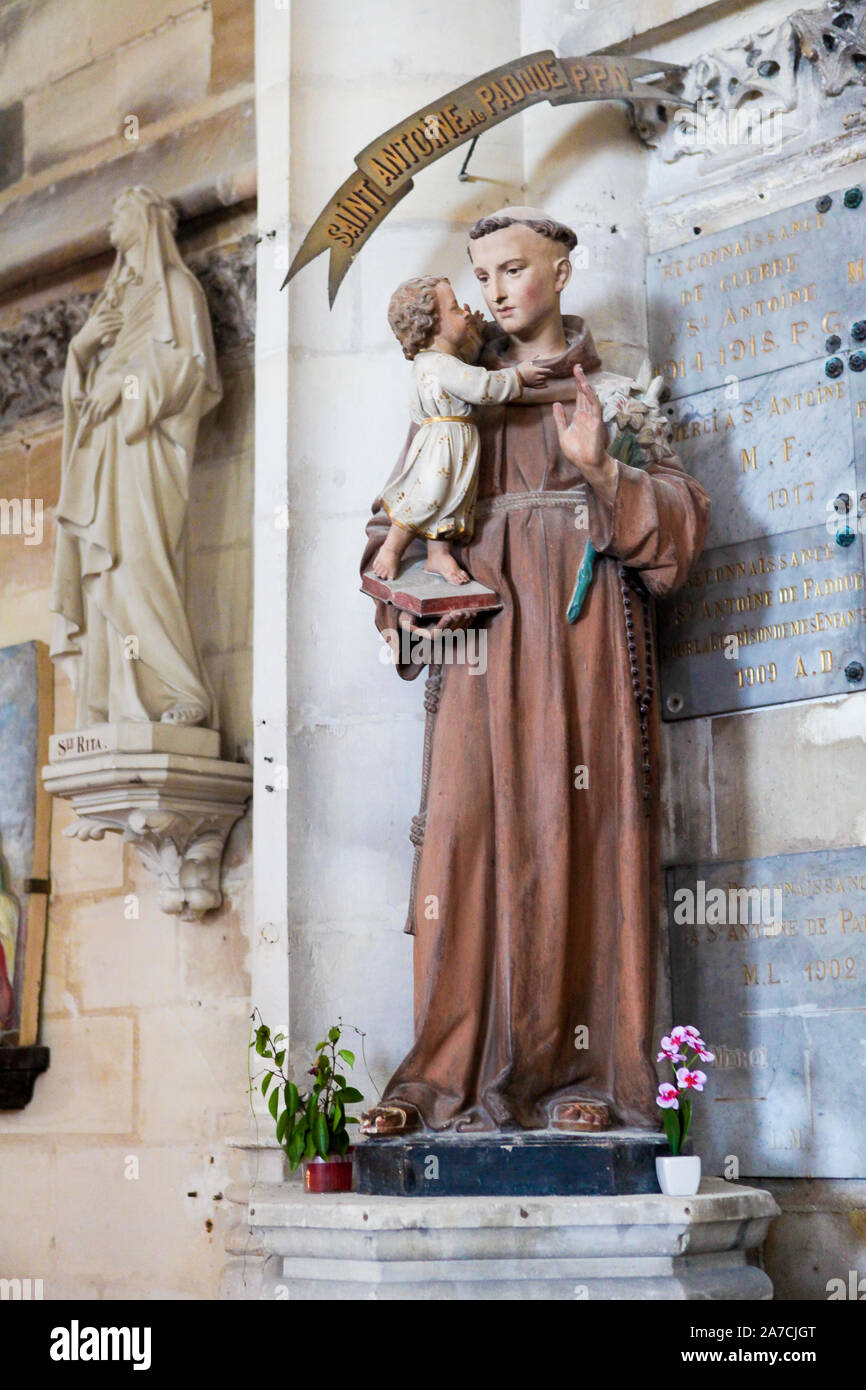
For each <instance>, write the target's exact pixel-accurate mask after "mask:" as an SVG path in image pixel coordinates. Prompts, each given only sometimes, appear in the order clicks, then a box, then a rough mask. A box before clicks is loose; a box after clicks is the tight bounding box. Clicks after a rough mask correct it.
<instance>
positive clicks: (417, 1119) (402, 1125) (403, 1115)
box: [361, 1104, 421, 1139]
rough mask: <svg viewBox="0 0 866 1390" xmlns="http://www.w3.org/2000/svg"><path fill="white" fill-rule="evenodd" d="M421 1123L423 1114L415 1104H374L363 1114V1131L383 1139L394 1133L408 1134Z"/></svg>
mask: <svg viewBox="0 0 866 1390" xmlns="http://www.w3.org/2000/svg"><path fill="white" fill-rule="evenodd" d="M420 1124H421V1116H420V1115H419V1114H418V1111H417V1110H416V1109H415V1107H414V1105H405V1104H404V1105H374V1106H373V1108H372V1110H365V1111H364V1114H363V1115H362V1116H361V1133H362V1134H372V1135H373V1136H374V1137H378V1138H380V1139H383V1138H387V1137H388V1136H390V1135H392V1134H407V1133H408V1132H409V1130H412V1129H418V1128H419V1127H420Z"/></svg>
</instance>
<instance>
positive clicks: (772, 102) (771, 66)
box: [631, 0, 866, 163]
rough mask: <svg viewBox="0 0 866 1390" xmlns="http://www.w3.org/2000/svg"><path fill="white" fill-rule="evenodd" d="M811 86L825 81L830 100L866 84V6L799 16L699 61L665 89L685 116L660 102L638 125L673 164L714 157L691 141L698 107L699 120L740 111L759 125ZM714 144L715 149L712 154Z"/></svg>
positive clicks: (638, 117)
mask: <svg viewBox="0 0 866 1390" xmlns="http://www.w3.org/2000/svg"><path fill="white" fill-rule="evenodd" d="M804 82H809V83H813V82H817V83H818V85H819V88H820V91H821V93H822V94H823V96H825V97H835V96H839V95H840V93H841V92H842V91H844V90H845V88H847V87H849V86H852V85H857V86H861V85H863V84H864V82H866V6H864V5H863V4H862V3H861V0H856V3H852V4H850V5H846V4H844V3H843V0H830V2H829V3H828V4H826V5H824V6H822V7H821V8H820V9H817V10H797V11H796V12H795V13H794V14H792V15H791V16H789V18H787V19H784V20H783V21H782V22H781V23H780V24H777V25H774V26H772V27H771V28H768V29H760V30H758V32H757V33H755V34H751V35H749V36H748V37H747V38H744V39H741V40H740V41H739V42H738V43H736V44H731V45H729V46H728V47H726V48H721V49H717V50H716V51H715V52H713V53H708V54H704V55H702V56H701V57H699V58H697V59H696V60H695V61H694V62H693V63H692V64H691V66H690V67H689V68H688V69H687V71H686V73H685V75H684V76H683V75H680V77H679V78H677V79H672V80H670V81H669V82H667V83H666V84H665V85H666V86H667V88H668V90H669V91H671V92H672V93H674V94H675V95H677V96H681V97H682V99H683V108H682V111H681V112H678V111H676V110H672V109H671V108H666V107H662V106H658V105H657V104H656V103H655V102H636V103H634V104H633V105H632V108H631V110H632V119H633V123H634V127H635V129H636V131H637V133H638V135H639V136H640V138H641V140H642V141H643V142H644V144H646V145H649V146H650V147H651V148H654V149H658V151H659V153H660V155H661V157H662V159H663V160H664V162H665V163H672V162H673V161H674V160H677V159H680V158H682V156H683V155H686V154H704V155H706V154H707V152H708V144H707V142H706V141H702V140H700V139H698V140H689V139H688V138H684V132H685V130H686V127H687V125H688V123H689V121H690V118H689V117H688V114H687V113H688V112H689V111H691V110H693V109H696V110H697V112H698V119H704V120H710V121H712V119H713V118H716V119H718V117H719V115H730V114H731V113H734V112H736V113H738V115H739V117H740V119H741V120H744V119H745V118H746V116H747V115H748V116H749V118H750V119H752V120H754V121H756V122H759V121H760V120H761V119H762V118H763V119H764V120H767V119H768V118H770V117H771V116H772V113H773V112H776V113H780V114H782V115H784V114H785V113H790V112H793V111H795V110H796V108H797V106H798V103H799V100H800V97H801V95H802V91H803V84H804ZM711 148H712V147H711V145H710V146H709V149H710V151H711Z"/></svg>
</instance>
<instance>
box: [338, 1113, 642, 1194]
mask: <svg viewBox="0 0 866 1390" xmlns="http://www.w3.org/2000/svg"><path fill="white" fill-rule="evenodd" d="M668 1152H669V1150H668V1146H667V1141H666V1139H665V1136H664V1135H663V1134H657V1133H655V1132H654V1131H653V1130H642V1129H613V1130H605V1131H604V1132H602V1133H600V1134H564V1133H556V1132H555V1131H550V1130H516V1131H504V1130H497V1131H496V1132H495V1133H493V1134H479V1133H470V1134H450V1133H444V1134H435V1133H432V1132H431V1133H426V1134H425V1133H417V1132H416V1133H412V1134H407V1135H405V1136H403V1137H400V1138H392V1139H365V1140H364V1141H363V1142H362V1143H359V1144H358V1145H357V1146H356V1148H355V1174H356V1181H357V1190H358V1192H361V1193H364V1194H365V1195H367V1196H377V1197H481V1196H484V1197H495V1196H499V1197H614V1196H619V1195H627V1194H631V1193H638V1192H658V1190H659V1186H658V1180H657V1178H656V1170H655V1160H656V1158H658V1157H661V1156H663V1155H664V1154H666V1153H668Z"/></svg>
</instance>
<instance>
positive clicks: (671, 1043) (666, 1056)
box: [656, 1034, 686, 1062]
mask: <svg viewBox="0 0 866 1390" xmlns="http://www.w3.org/2000/svg"><path fill="white" fill-rule="evenodd" d="M659 1047H660V1048H661V1052H660V1053H659V1055H658V1057H656V1061H657V1062H664V1061H668V1062H684V1061H685V1060H686V1059H685V1057H684V1056H683V1054H682V1052H680V1049H679V1041H678V1040H677V1039H676V1038H674V1036H673V1034H671V1036H670V1037H664V1038H662V1040H661V1042H660V1043H659Z"/></svg>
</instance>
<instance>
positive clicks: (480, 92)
mask: <svg viewBox="0 0 866 1390" xmlns="http://www.w3.org/2000/svg"><path fill="white" fill-rule="evenodd" d="M684 71H685V69H683V68H682V67H680V66H679V65H678V64H675V63H663V62H660V61H659V60H658V59H652V58H626V57H621V56H615V57H609V56H601V55H599V56H595V55H591V56H589V57H586V58H557V56H556V54H555V53H554V52H553V50H552V49H545V50H544V51H542V52H540V53H531V54H529V55H528V57H525V58H515V59H514V60H513V61H512V62H510V63H503V64H502V65H501V66H500V67H498V68H491V70H490V71H489V72H485V73H482V74H481V76H480V77H475V78H473V79H472V81H471V82H466V83H464V85H463V86H462V87H457V88H455V90H454V91H453V92H447V93H446V94H445V96H443V97H440V98H439V100H438V101H433V102H430V103H428V104H427V105H426V106H422V107H421V108H420V109H419V110H418V111H415V112H414V113H413V114H412V115H411V116H408V117H407V118H406V119H405V120H404V121H401V122H400V123H399V125H395V126H393V127H392V128H391V130H388V131H386V132H385V134H384V135H380V136H379V137H378V139H376V140H374V141H373V142H372V143H371V144H369V145H367V147H366V148H365V149H363V150H361V153H360V154H357V155H356V156H355V163H356V165H357V166H358V167H357V170H356V172H354V173H353V174H351V175H350V177H349V178H347V179H346V182H345V183H344V184H343V185H342V187H340V188H339V189H338V190H337V192H336V193H335V194H334V196H333V197H332V198H331V200H330V202H329V203H328V204H327V206H326V207H325V208H323V209H322V211H321V212H320V213H319V216H318V217H317V218H316V220H315V222H314V223H313V225H312V227H311V228H310V230H309V232H308V233H307V235H306V237H305V238H304V241H303V245H302V246H301V247H300V249H299V251H298V254H297V255H296V256H295V258H294V260H293V261H292V264H291V267H290V269H289V273H288V275H287V276H286V278H285V280H284V281H283V284H282V285H281V287H280V288H281V289H282V288H284V287H285V286H286V285H287V284H288V282H289V281H290V280H291V279H292V277H293V276H295V275H297V273H298V271H299V270H302V269H303V267H304V266H305V265H307V264H308V263H309V262H310V261H312V260H314V259H315V257H316V256H318V255H321V253H322V252H323V251H330V253H331V260H330V266H329V272H328V302H329V304H331V305H333V303H334V300H335V298H336V296H337V290H338V289H339V288H340V284H341V283H342V280H343V277H344V275H345V274H346V271H347V270H348V269H349V266H350V265H351V264H352V261H353V260H354V259H355V257H356V256H357V254H358V252H359V251H360V249H361V247H362V246H363V245H364V243H365V242H366V241H367V239H368V238H369V237H370V236H372V234H373V232H375V230H376V228H377V227H378V226H379V225H380V224H381V223H382V222H383V221H384V219H385V218H386V217H387V216H388V213H389V212H390V211H391V209H392V208H394V207H396V206H397V204H398V203H399V201H400V199H401V198H404V197H405V196H406V194H407V193H408V192H409V190H410V189H411V187H412V180H413V177H414V175H415V174H416V173H418V172H419V171H420V170H422V169H425V168H426V167H427V166H428V165H429V164H432V163H434V161H435V160H437V159H441V158H442V156H443V155H445V154H449V153H450V151H451V150H454V149H456V148H457V147H458V145H463V144H465V142H466V141H467V140H472V139H474V138H475V137H476V136H477V135H483V134H484V132H485V130H490V129H491V128H492V127H493V126H495V125H499V123H500V122H501V121H505V120H507V119H508V117H509V116H514V115H516V114H517V112H518V111H523V110H525V109H526V107H527V106H534V105H535V104H536V103H537V102H539V101H549V102H550V104H551V106H564V105H566V104H567V103H569V102H575V101H610V100H616V99H620V100H630V101H647V100H652V101H656V102H658V103H660V104H662V105H677V106H683V105H688V104H689V103H687V102H684V101H683V100H682V98H681V97H676V96H674V95H672V93H671V92H669V91H667V90H666V89H665V88H664V87H654V86H653V85H652V83H651V82H650V83H649V84H647V83H645V82H643V81H641V79H642V78H646V77H649V78H653V77H658V78H661V79H662V80H664V79H665V78H671V77H674V76H676V75H677V74H678V73H681V72H684Z"/></svg>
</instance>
